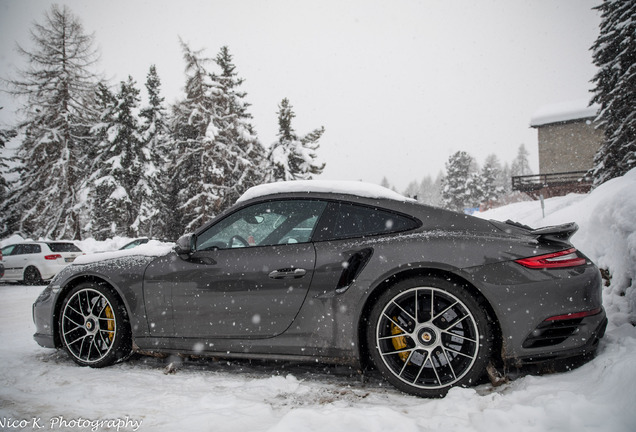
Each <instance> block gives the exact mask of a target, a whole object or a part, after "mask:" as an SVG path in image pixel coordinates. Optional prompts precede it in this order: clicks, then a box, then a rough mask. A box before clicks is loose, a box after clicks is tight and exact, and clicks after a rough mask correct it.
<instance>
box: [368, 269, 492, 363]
mask: <svg viewBox="0 0 636 432" xmlns="http://www.w3.org/2000/svg"><path fill="white" fill-rule="evenodd" d="M416 277H439V278H443V279H446V280H448V281H451V282H454V283H456V284H458V285H461V286H463V287H464V288H465V289H466V290H468V291H469V292H470V294H471V295H472V296H473V297H474V298H475V299H476V300H477V302H478V303H479V305H480V306H482V307H483V308H484V310H485V312H486V315H487V316H488V321H489V323H490V325H491V328H492V331H493V350H492V353H493V357H494V358H493V360H494V361H495V362H497V363H500V362H501V361H502V360H501V346H502V333H501V326H500V324H499V320H498V319H497V315H496V313H495V310H494V308H493V307H492V305H491V304H490V302H489V301H488V299H487V298H486V297H485V296H484V295H483V294H482V293H481V291H480V290H479V289H478V288H477V287H475V286H474V285H473V284H471V283H470V282H469V281H468V280H467V279H466V278H464V277H462V276H460V275H458V274H457V273H454V272H452V271H450V270H446V269H440V268H435V267H419V268H410V269H408V270H404V271H401V272H397V273H395V274H393V275H390V276H389V277H385V278H383V279H382V280H381V281H380V282H379V283H378V284H376V285H375V287H374V288H373V289H372V290H371V292H370V294H369V295H368V296H367V298H366V300H365V302H364V305H363V307H362V309H361V313H360V315H359V318H358V326H357V335H356V337H357V339H358V355H359V359H360V365H361V366H362V368H363V369H368V368H371V367H373V362H372V361H371V356H370V352H369V349H370V348H369V346H368V344H367V338H366V336H365V332H366V327H367V325H368V320H369V317H370V313H371V309H372V308H373V306H374V305H375V303H376V302H377V300H378V299H379V298H380V296H381V295H382V294H384V293H385V292H386V291H387V290H388V289H389V288H390V287H391V286H393V285H394V284H396V283H398V282H401V281H403V280H406V279H411V278H416Z"/></svg>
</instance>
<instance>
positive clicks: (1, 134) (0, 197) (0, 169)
mask: <svg viewBox="0 0 636 432" xmlns="http://www.w3.org/2000/svg"><path fill="white" fill-rule="evenodd" d="M1 109H2V107H0V110H1ZM16 135H17V134H16V131H15V130H13V129H0V150H2V149H3V148H4V147H5V145H6V143H7V142H9V140H10V139H12V138H15V136H16ZM8 170H9V166H8V165H7V163H6V158H5V157H4V156H2V152H0V203H4V202H6V200H7V198H8V196H9V182H8V181H7V179H6V178H5V174H6V173H7V171H8ZM3 210H4V209H3ZM0 223H2V221H0ZM0 228H1V227H0Z"/></svg>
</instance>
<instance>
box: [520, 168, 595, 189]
mask: <svg viewBox="0 0 636 432" xmlns="http://www.w3.org/2000/svg"><path fill="white" fill-rule="evenodd" d="M591 186H592V177H590V176H588V175H587V171H571V172H563V173H553V174H533V175H525V176H515V177H513V178H512V189H513V190H517V191H521V192H534V191H538V190H540V189H544V188H560V189H567V188H572V189H573V190H575V189H588V190H589V188H590V187H591Z"/></svg>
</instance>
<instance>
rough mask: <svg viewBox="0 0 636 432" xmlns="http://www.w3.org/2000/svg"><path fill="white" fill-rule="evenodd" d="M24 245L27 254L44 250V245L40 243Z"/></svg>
mask: <svg viewBox="0 0 636 432" xmlns="http://www.w3.org/2000/svg"><path fill="white" fill-rule="evenodd" d="M23 246H24V253H25V254H39V253H41V252H42V246H40V245H39V244H28V245H23Z"/></svg>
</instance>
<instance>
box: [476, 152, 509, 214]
mask: <svg viewBox="0 0 636 432" xmlns="http://www.w3.org/2000/svg"><path fill="white" fill-rule="evenodd" d="M500 177H501V164H500V163H499V159H497V156H496V155H494V154H491V155H489V156H488V157H486V161H485V162H484V166H483V168H482V169H481V185H482V195H481V197H480V199H479V202H480V203H486V202H491V203H492V202H496V201H497V200H498V199H499V197H500V196H501V195H502V194H503V188H502V187H501V186H500V184H499V179H500Z"/></svg>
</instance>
